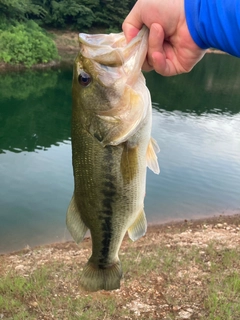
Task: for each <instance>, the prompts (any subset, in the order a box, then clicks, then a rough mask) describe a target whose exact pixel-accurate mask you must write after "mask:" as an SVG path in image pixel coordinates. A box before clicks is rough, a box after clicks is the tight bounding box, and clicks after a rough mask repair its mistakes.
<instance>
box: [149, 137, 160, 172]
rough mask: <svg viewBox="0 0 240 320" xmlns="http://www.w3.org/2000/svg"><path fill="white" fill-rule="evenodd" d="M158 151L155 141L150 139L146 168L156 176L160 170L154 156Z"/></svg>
mask: <svg viewBox="0 0 240 320" xmlns="http://www.w3.org/2000/svg"><path fill="white" fill-rule="evenodd" d="M159 151H160V149H159V146H158V144H157V141H156V140H154V139H153V138H151V139H150V141H149V144H148V148H147V166H148V168H149V169H151V170H152V171H153V172H154V173H156V174H159V173H160V168H159V165H158V160H157V155H156V153H158V152H159Z"/></svg>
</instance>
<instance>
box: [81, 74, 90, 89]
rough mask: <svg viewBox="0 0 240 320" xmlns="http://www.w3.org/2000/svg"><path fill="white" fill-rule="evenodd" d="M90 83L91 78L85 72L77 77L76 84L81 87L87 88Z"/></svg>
mask: <svg viewBox="0 0 240 320" xmlns="http://www.w3.org/2000/svg"><path fill="white" fill-rule="evenodd" d="M91 81H92V78H91V76H90V75H89V74H88V73H86V72H81V73H80V74H79V76H78V82H79V84H80V85H81V86H82V87H87V86H88V85H89V84H90V83H91Z"/></svg>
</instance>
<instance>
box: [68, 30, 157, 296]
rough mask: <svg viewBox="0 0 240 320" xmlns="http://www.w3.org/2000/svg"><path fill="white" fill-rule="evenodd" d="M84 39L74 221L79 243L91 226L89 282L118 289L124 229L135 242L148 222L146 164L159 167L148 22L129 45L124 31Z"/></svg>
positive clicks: (77, 93) (87, 285) (77, 80)
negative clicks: (145, 70)
mask: <svg viewBox="0 0 240 320" xmlns="http://www.w3.org/2000/svg"><path fill="white" fill-rule="evenodd" d="M79 39H80V52H79V55H78V56H77V58H76V60H75V64H74V72H73V85H72V95H73V109H72V159H73V172H74V182H75V185H74V193H73V197H72V200H71V202H70V205H69V208H68V212H67V227H68V229H69V231H70V233H71V235H72V237H73V239H74V240H75V241H76V242H77V243H79V242H81V241H82V240H83V238H84V236H85V234H86V232H87V230H88V229H90V232H91V238H92V256H91V257H90V259H89V261H88V263H87V264H86V266H85V268H84V270H83V272H82V276H81V280H80V281H81V286H82V287H83V288H84V289H86V290H88V291H97V290H101V289H105V290H113V289H118V288H119V287H120V279H121V277H122V269H121V264H120V261H119V258H118V251H119V248H120V246H121V243H122V240H123V237H124V235H125V234H126V232H127V231H128V235H129V237H130V238H131V239H132V240H133V241H134V240H137V239H138V238H140V237H141V236H143V235H144V234H145V232H146V229H147V222H146V217H145V213H144V196H145V188H146V187H145V186H146V167H147V166H148V167H149V168H150V169H152V170H153V171H154V172H155V173H159V166H158V162H157V156H156V152H158V151H159V148H158V146H157V143H156V142H155V141H154V140H153V139H152V138H151V125H152V106H151V98H150V93H149V91H148V89H147V87H146V85H145V79H144V77H143V75H142V73H141V66H142V63H143V61H144V59H145V57H146V53H147V40H148V29H147V28H146V27H143V29H142V30H141V31H140V32H139V34H138V35H137V36H136V37H135V38H134V39H133V40H132V41H131V42H130V43H129V44H126V40H125V37H124V35H123V33H120V34H109V35H87V34H80V35H79Z"/></svg>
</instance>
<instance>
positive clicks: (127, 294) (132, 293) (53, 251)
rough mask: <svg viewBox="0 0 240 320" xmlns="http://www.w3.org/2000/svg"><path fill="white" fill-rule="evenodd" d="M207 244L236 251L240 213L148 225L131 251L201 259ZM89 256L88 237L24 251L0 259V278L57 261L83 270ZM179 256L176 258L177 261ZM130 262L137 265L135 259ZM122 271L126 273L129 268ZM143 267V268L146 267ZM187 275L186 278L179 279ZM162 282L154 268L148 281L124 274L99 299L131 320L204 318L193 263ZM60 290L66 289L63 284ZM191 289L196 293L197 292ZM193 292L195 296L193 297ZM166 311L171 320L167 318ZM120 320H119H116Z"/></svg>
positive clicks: (239, 242)
mask: <svg viewBox="0 0 240 320" xmlns="http://www.w3.org/2000/svg"><path fill="white" fill-rule="evenodd" d="M212 241H215V242H217V250H221V249H222V248H224V250H227V249H229V248H239V247H240V214H236V215H233V216H219V217H214V218H211V219H202V220H189V221H187V220H185V221H181V222H173V223H168V224H162V225H155V226H149V228H148V231H147V234H146V235H145V236H144V237H142V238H141V239H139V240H138V241H136V242H134V243H133V244H131V246H132V247H134V248H135V249H136V252H139V255H140V254H141V252H142V254H143V255H147V254H149V253H151V252H152V251H153V250H154V249H155V248H156V247H158V246H159V247H160V246H162V247H164V248H169V250H170V249H171V248H174V247H176V246H178V248H182V249H183V252H184V251H185V250H190V249H191V248H192V247H193V246H196V247H197V248H200V249H201V251H200V252H202V254H203V257H204V252H205V250H206V248H207V246H208V245H209V244H210V243H211V242H212ZM129 243H130V241H129V239H128V238H127V237H126V238H125V239H124V241H123V243H122V246H121V249H120V252H121V254H120V256H121V257H122V258H123V257H124V255H126V256H127V255H128V246H129ZM90 253H91V239H89V238H86V239H85V240H84V241H83V242H82V243H81V244H80V245H76V244H75V243H74V242H72V241H69V242H65V243H55V244H50V245H46V246H42V247H39V248H33V249H31V248H26V249H24V250H22V251H21V252H13V253H9V254H4V255H0V262H1V263H0V276H1V275H3V274H5V273H6V272H7V270H8V271H9V270H15V271H17V273H18V274H20V275H23V276H26V274H29V273H31V272H33V271H34V270H36V269H37V268H39V266H42V265H44V264H48V263H50V261H54V262H57V261H61V262H62V263H63V265H65V266H66V267H67V268H68V270H74V268H76V264H78V265H80V266H83V265H84V264H85V263H86V261H87V259H88V257H89V255H90ZM126 256H125V259H126ZM122 258H121V259H122ZM181 258H182V257H181V254H180V256H179V259H181ZM134 259H135V261H136V259H137V258H134ZM204 259H205V260H206V261H205V262H206V265H208V264H209V266H210V263H211V262H210V261H207V258H206V257H205V258H204ZM205 262H204V263H205ZM127 268H128V269H131V267H129V266H128V267H127ZM147 269H148V266H146V270H147ZM136 271H137V270H136ZM238 272H239V270H238ZM186 274H187V280H186V279H185V278H184V277H185V275H186ZM167 278H168V275H167V274H166V273H164V272H161V273H158V274H157V275H156V273H155V272H154V269H152V270H150V272H149V273H148V275H147V277H146V274H145V273H143V274H142V276H141V274H139V276H137V277H135V278H134V275H133V274H129V273H128V272H127V270H125V275H124V278H123V280H122V281H121V289H119V290H115V291H112V292H106V291H105V292H104V291H102V292H101V295H102V296H103V295H105V296H109V297H114V299H116V300H117V301H118V303H119V306H121V308H126V309H127V310H128V312H131V314H132V316H131V317H128V316H126V317H125V319H137V318H140V319H147V318H151V319H165V320H170V319H207V317H206V318H205V316H204V312H203V311H202V304H201V303H202V302H201V299H202V296H204V292H203V291H202V290H203V289H204V286H203V283H202V282H201V281H202V280H201V279H202V270H200V269H198V267H197V265H196V264H194V262H193V261H191V262H190V263H189V267H188V268H187V270H186V268H184V269H183V270H181V269H179V271H178V273H177V275H175V278H174V279H172V280H171V285H168V286H167V287H166V286H165V284H166V282H169V280H167ZM183 279H185V280H184V281H185V282H186V281H187V284H186V283H185V282H184V283H185V289H184V290H187V292H185V294H183V292H182V291H181V290H183V289H181V290H180V291H179V290H178V288H179V287H181V288H183V287H184V286H183V284H182V280H183ZM65 287H66V288H67V286H65ZM164 288H165V289H164ZM196 288H201V289H197V291H196ZM65 290H67V289H65ZM71 290H72V292H73V295H74V296H76V297H74V298H77V297H78V294H79V290H78V288H77V286H76V288H75V290H73V288H72V287H71ZM196 292H199V293H198V294H197V296H196ZM56 294H58V292H56ZM98 294H99V293H93V294H92V297H93V298H94V297H95V298H96V299H97V298H98V296H97V295H98ZM169 296H171V297H173V301H175V302H173V301H170V300H169V298H168V297H169ZM176 301H177V302H176ZM129 310H130V311H129ZM170 313H171V314H174V315H175V316H174V317H173V318H172V317H169V316H168V315H169V314H170ZM39 319H40V318H39ZM41 319H42V318H41ZM44 319H45V318H44ZM84 319H85V318H84ZM106 319H108V318H106ZM114 319H115V318H114ZM116 319H117V318H116ZM119 319H124V318H122V317H120V318H119ZM229 319H230V318H229ZM231 319H232V318H231ZM234 320H235V319H234Z"/></svg>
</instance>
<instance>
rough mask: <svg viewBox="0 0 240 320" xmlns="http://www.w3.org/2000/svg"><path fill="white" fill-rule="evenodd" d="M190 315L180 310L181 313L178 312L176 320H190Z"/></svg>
mask: <svg viewBox="0 0 240 320" xmlns="http://www.w3.org/2000/svg"><path fill="white" fill-rule="evenodd" d="M191 315H192V313H191V312H188V311H184V310H182V311H180V312H179V317H178V319H190V318H191Z"/></svg>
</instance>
